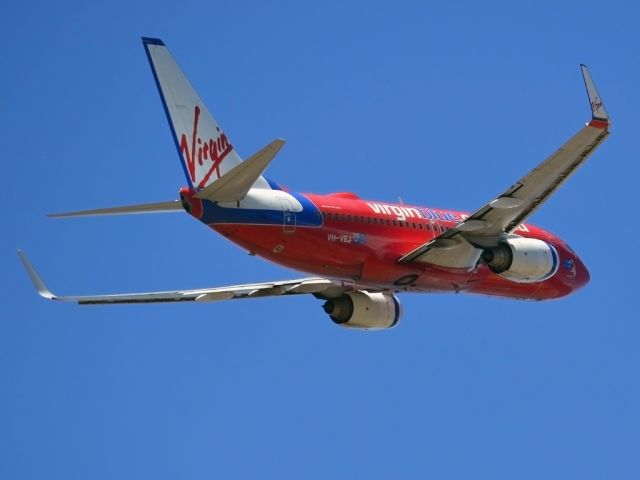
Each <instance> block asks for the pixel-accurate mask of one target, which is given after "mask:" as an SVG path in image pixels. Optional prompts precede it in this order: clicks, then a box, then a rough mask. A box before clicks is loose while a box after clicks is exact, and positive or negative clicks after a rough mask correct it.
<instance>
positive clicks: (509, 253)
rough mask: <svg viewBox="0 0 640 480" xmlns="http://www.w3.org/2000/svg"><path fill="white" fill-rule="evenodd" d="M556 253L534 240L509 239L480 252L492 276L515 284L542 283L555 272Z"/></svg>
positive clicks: (550, 247)
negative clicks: (497, 275)
mask: <svg viewBox="0 0 640 480" xmlns="http://www.w3.org/2000/svg"><path fill="white" fill-rule="evenodd" d="M558 258H559V257H558V252H557V251H556V249H555V248H554V247H553V246H552V245H549V244H548V243H547V242H544V241H542V240H538V239H536V238H524V237H516V238H508V239H507V240H505V241H503V242H501V243H500V244H498V246H497V247H493V248H488V249H486V250H485V251H484V252H482V259H483V260H484V261H485V263H486V264H487V265H488V266H489V268H490V269H491V271H492V272H494V273H497V274H499V275H501V276H502V277H504V278H508V279H509V280H511V281H513V282H518V283H533V282H541V281H543V280H546V279H547V278H549V277H551V276H553V275H554V274H555V273H556V272H557V271H558V265H559V261H558Z"/></svg>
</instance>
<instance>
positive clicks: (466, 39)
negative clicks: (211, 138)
mask: <svg viewBox="0 0 640 480" xmlns="http://www.w3.org/2000/svg"><path fill="white" fill-rule="evenodd" d="M638 19H639V11H638V7H637V6H636V5H635V4H633V3H632V2H615V1H613V2H607V3H606V5H605V4H603V3H602V2H584V1H583V2H573V1H567V2H492V1H488V2H455V3H454V2H403V3H402V5H401V6H400V5H397V4H392V3H389V2H372V1H369V2H333V1H327V2H274V3H268V2H250V1H246V2H241V1H234V2H220V3H214V2H202V3H200V2H194V1H184V2H165V1H164V0H156V1H153V2H151V1H147V2H138V1H129V2H102V3H100V2H98V3H95V2H78V3H74V2H64V1H62V2H33V1H26V2H13V3H11V4H10V5H6V6H5V7H4V9H3V15H2V16H1V17H0V40H1V44H2V48H1V50H0V51H1V52H2V66H3V68H2V74H1V75H0V90H1V92H2V95H1V96H0V102H1V103H0V128H1V129H2V132H3V134H2V135H1V136H0V142H1V143H2V147H3V148H2V150H3V152H4V156H3V158H4V161H3V165H4V171H5V174H4V177H3V178H4V179H5V182H4V183H5V186H4V188H2V189H1V190H0V196H1V197H0V198H1V200H2V204H3V205H5V208H4V212H5V213H4V215H5V220H4V222H3V224H4V229H3V234H2V235H1V236H0V259H1V260H0V261H1V265H2V268H1V269H0V279H1V282H2V289H1V291H2V300H1V301H0V452H1V454H0V477H2V478H24V479H31V478H64V479H69V478H96V479H100V478H141V477H143V478H144V477H146V478H206V477H210V478H211V477H213V478H216V477H218V478H255V477H274V478H300V477H303V478H358V477H360V478H425V477H433V478H442V479H448V478H452V479H465V478H469V479H478V478H491V479H494V478H518V479H529V478H531V479H538V478H542V477H544V478H562V479H567V478H580V479H590V478H617V479H627V478H629V479H630V478H638V477H639V476H640V463H639V462H638V445H639V444H640V438H639V433H638V432H640V415H639V412H638V405H640V380H639V378H640V377H639V376H638V372H637V367H638V362H639V361H640V353H638V348H637V344H638V336H639V335H640V326H639V325H638V321H637V318H638V315H637V313H636V310H637V303H636V302H635V295H636V291H637V289H636V288H635V286H636V284H637V275H636V273H637V265H636V264H637V260H636V251H635V250H636V248H635V239H636V237H637V234H638V226H637V223H636V220H635V215H634V214H633V213H632V212H633V210H634V207H635V204H636V203H637V194H636V192H637V178H638V173H639V171H638V166H637V163H638V162H637V159H638V153H639V152H638V142H637V132H638V131H639V126H640V125H639V124H638V123H639V122H638V118H639V115H638V113H637V111H636V110H637V108H638V106H639V105H640V98H639V97H638V93H637V92H638V87H637V86H638V85H639V84H640V69H639V67H638V62H637V46H638V41H639V40H640V39H639V33H638V27H637V25H638ZM143 35H144V36H158V37H161V38H162V39H163V40H164V41H165V42H166V43H167V44H168V45H169V47H170V48H171V50H172V52H173V54H174V55H175V56H176V57H177V59H178V61H179V62H180V63H181V65H182V67H183V68H184V69H185V71H186V72H187V74H188V76H189V77H190V78H191V80H192V82H193V83H194V85H195V86H196V88H197V89H198V90H199V92H200V94H201V96H202V97H203V98H204V99H205V101H206V102H207V103H208V105H209V107H210V109H211V110H212V111H213V112H214V115H215V116H216V117H217V118H218V120H219V121H220V122H221V124H222V125H223V126H224V128H225V130H226V132H227V133H228V135H229V137H230V138H231V140H232V141H233V143H234V145H235V146H236V147H237V149H238V150H239V152H240V153H241V154H242V155H244V156H247V155H250V154H251V153H253V152H254V151H256V150H258V149H259V148H261V147H262V146H264V145H265V144H266V143H268V142H269V141H271V140H272V139H274V138H276V137H283V138H286V139H287V140H288V143H287V145H286V146H285V148H284V149H283V151H282V152H281V153H280V155H279V156H278V158H277V160H276V161H275V162H274V163H273V164H272V165H271V166H270V168H269V172H268V173H269V176H270V177H272V178H274V179H275V180H277V181H279V182H280V183H282V184H285V185H287V186H289V187H290V188H292V189H295V190H300V191H312V192H320V193H322V192H331V191H342V190H352V191H355V192H357V193H358V194H360V195H361V196H362V197H365V198H372V199H378V200H388V201H394V200H395V199H397V197H398V196H401V197H402V198H403V199H404V201H405V202H407V203H416V204H421V205H429V206H446V207H450V208H458V209H463V210H473V209H474V208H476V207H478V206H480V205H482V204H483V203H484V202H485V201H487V200H488V199H490V198H492V197H493V196H494V195H495V194H497V193H499V192H501V191H502V190H504V188H505V187H507V186H508V185H510V184H511V183H512V182H513V181H514V180H516V179H517V178H519V176H521V175H522V174H523V173H525V172H527V171H528V170H530V169H531V168H532V167H533V166H534V165H536V164H537V163H538V162H539V161H541V160H542V159H544V158H545V157H546V156H547V155H548V154H549V153H551V152H552V151H553V150H554V149H556V148H557V147H558V146H559V145H560V144H561V143H562V142H564V141H565V140H566V139H567V138H568V137H569V136H570V135H572V134H573V133H574V132H575V131H577V130H578V129H579V128H580V127H581V126H582V124H583V123H584V122H585V121H586V120H587V119H588V117H589V110H588V105H587V100H586V96H585V93H584V89H583V83H582V79H581V76H580V71H579V68H578V64H579V63H581V62H584V63H587V64H588V65H589V66H590V68H591V72H592V74H593V76H594V78H595V80H596V83H597V84H598V87H599V89H600V92H601V93H602V95H603V97H604V98H605V101H606V103H607V106H608V110H609V112H610V114H611V115H612V117H613V122H614V126H613V133H612V135H611V137H610V138H609V139H608V140H607V142H606V143H605V144H604V145H603V146H602V147H601V148H600V150H598V152H597V153H596V154H595V155H594V156H593V157H592V158H591V159H590V160H589V161H588V162H587V164H586V165H585V166H584V168H583V169H581V170H580V171H579V172H578V173H577V174H576V175H575V176H574V177H572V179H571V180H570V181H569V182H568V183H567V184H566V185H565V186H564V187H563V188H562V189H561V190H560V191H559V192H558V193H557V194H556V195H555V196H554V197H553V198H552V199H551V200H550V201H549V202H548V203H547V204H545V205H544V207H543V208H542V209H541V210H540V211H539V212H537V213H536V214H535V216H534V217H533V218H532V219H531V220H532V222H533V223H536V224H539V225H541V226H543V227H546V228H548V229H550V230H552V231H554V232H556V233H558V234H559V235H561V236H562V237H563V238H565V239H566V240H568V241H569V242H570V243H571V245H572V246H573V247H574V249H575V250H577V251H578V253H579V254H580V255H581V257H582V258H583V259H584V261H585V262H586V263H587V265H588V267H589V269H590V271H591V275H592V281H591V283H590V285H589V286H588V287H587V288H586V289H584V290H582V291H580V292H579V293H577V294H576V295H574V296H572V297H569V298H566V299H563V300H561V301H555V302H546V303H545V302H542V303H526V302H516V301H504V300H497V299H490V298H485V297H473V296H462V295H458V296H456V295H435V296H428V295H416V296H403V297H401V301H402V303H403V305H404V309H405V315H404V317H403V319H402V321H401V323H400V325H399V326H398V327H397V328H395V329H393V330H391V331H386V332H378V333H362V332H352V331H346V330H343V329H340V328H338V327H336V326H334V325H333V324H332V323H331V321H330V320H329V319H328V318H327V317H326V316H325V314H324V313H323V312H322V309H321V308H320V307H321V303H320V302H318V301H317V300H315V299H313V298H286V299H265V300H255V301H246V302H236V303H233V302H231V303H219V304H210V305H149V306H131V307H127V306H122V307H104V308H98V307H95V308H94V307H89V308H87V307H85V308H81V307H79V306H76V305H66V304H52V303H48V302H45V301H44V300H42V299H40V298H38V297H37V296H36V295H35V293H34V291H33V289H32V286H31V284H30V283H29V281H28V278H27V276H26V274H25V273H24V272H23V271H22V267H21V265H20V264H19V262H18V259H17V257H16V255H15V249H16V248H17V247H22V248H24V249H25V250H26V251H27V252H28V253H29V255H30V257H31V259H32V260H33V262H34V263H35V264H36V266H37V267H38V269H39V270H40V271H41V273H42V274H43V275H44V277H45V278H46V279H47V281H48V282H49V284H50V286H51V287H52V288H53V289H54V290H59V291H60V292H61V293H102V292H105V293H106V292H119V291H148V290H154V289H174V288H190V287H206V286H217V285H225V284H233V283H245V282H253V281H262V280H269V279H283V278H292V277H295V276H298V275H299V274H298V273H296V272H291V271H287V270H285V269H283V268H280V267H278V266H276V265H272V264H269V263H266V262H264V261H261V260H259V259H257V258H252V257H249V256H247V255H246V253H244V252H243V251H242V250H241V249H239V248H237V247H235V246H233V245H231V244H229V243H228V242H226V241H225V240H224V239H222V238H220V237H217V236H216V235H215V234H213V233H212V232H210V231H208V230H207V229H206V228H205V227H203V226H202V225H201V224H199V223H198V222H196V221H194V220H193V219H191V218H189V217H188V216H187V215H186V214H185V215H180V214H174V215H164V216H163V215H158V216H146V217H145V216H137V217H119V218H98V219H78V220H67V221H61V220H57V221H56V220H51V219H47V218H45V216H44V215H45V214H46V213H49V212H56V211H65V210H74V209H82V208H93V207H103V206H111V205H120V204H128V203H139V202H147V201H162V200H169V199H173V198H176V195H177V191H178V189H179V187H180V186H182V185H183V183H184V177H183V174H182V169H181V167H180V165H179V163H178V159H177V155H176V152H175V149H174V147H173V143H172V140H171V137H170V133H169V129H168V128H167V125H166V120H165V117H164V114H163V111H162V107H161V104H160V101H159V98H158V94H157V92H156V90H155V86H154V84H153V80H152V76H151V72H150V69H149V66H148V64H147V60H146V58H145V55H144V52H143V48H142V45H141V42H140V40H139V37H140V36H143Z"/></svg>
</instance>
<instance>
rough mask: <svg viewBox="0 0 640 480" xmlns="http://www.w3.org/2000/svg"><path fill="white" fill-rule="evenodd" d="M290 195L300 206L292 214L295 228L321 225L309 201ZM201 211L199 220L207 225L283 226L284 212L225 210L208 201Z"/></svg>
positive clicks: (314, 207)
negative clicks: (294, 219) (300, 207)
mask: <svg viewBox="0 0 640 480" xmlns="http://www.w3.org/2000/svg"><path fill="white" fill-rule="evenodd" d="M290 195H291V196H292V197H294V198H295V199H296V200H298V202H300V204H301V205H302V211H301V212H294V213H295V217H296V226H298V227H319V226H321V225H322V214H321V213H320V210H319V209H318V207H316V205H315V204H314V203H313V202H312V201H311V200H309V199H308V198H307V197H305V196H304V195H302V194H300V193H291V194H290ZM202 210H203V211H202V217H201V218H200V220H201V221H202V222H204V223H206V224H207V225H211V224H216V223H241V224H248V225H252V224H253V225H283V224H284V212H283V211H282V210H259V209H252V208H225V207H221V206H220V205H218V204H216V203H213V202H210V201H208V200H202Z"/></svg>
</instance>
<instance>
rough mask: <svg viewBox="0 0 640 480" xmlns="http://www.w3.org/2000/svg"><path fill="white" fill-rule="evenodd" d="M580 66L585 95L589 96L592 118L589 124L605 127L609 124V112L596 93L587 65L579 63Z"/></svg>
mask: <svg viewBox="0 0 640 480" xmlns="http://www.w3.org/2000/svg"><path fill="white" fill-rule="evenodd" d="M580 68H581V69H582V76H583V78H584V85H585V87H587V95H588V96H589V104H590V105H591V115H592V118H591V121H590V122H589V126H592V127H596V128H602V129H606V128H608V127H609V125H610V124H611V121H610V119H609V114H608V113H607V110H606V108H605V107H604V102H603V101H602V97H601V96H600V94H599V93H598V89H597V88H596V86H595V84H594V83H593V80H592V79H591V75H590V74H589V69H588V68H587V66H586V65H584V64H580Z"/></svg>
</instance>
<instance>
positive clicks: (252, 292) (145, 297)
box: [18, 250, 353, 305]
mask: <svg viewBox="0 0 640 480" xmlns="http://www.w3.org/2000/svg"><path fill="white" fill-rule="evenodd" d="M18 256H19V257H20V260H21V261H22V263H23V264H24V267H25V269H26V270H27V273H28V274H29V277H30V278H31V281H32V282H33V285H34V286H35V287H36V290H37V291H38V294H39V295H40V296H42V297H44V298H46V299H48V300H61V301H65V302H77V303H79V304H80V305H100V304H115V303H160V302H214V301H218V300H234V299H239V298H258V297H273V296H279V295H299V294H313V295H315V296H317V297H320V298H335V297H339V296H340V295H342V294H343V293H344V292H345V291H348V290H352V289H353V287H352V286H349V285H346V284H341V283H340V282H338V281H331V280H328V279H326V278H301V279H298V280H285V281H277V282H266V283H252V284H246V285H232V286H228V287H217V288H202V289H197V290H174V291H166V292H148V293H128V294H117V295H88V296H59V295H55V294H54V293H52V292H51V290H49V288H48V287H47V286H46V284H45V283H44V281H43V280H42V278H41V277H40V275H39V274H38V272H37V271H36V269H35V268H34V267H33V265H32V264H31V262H30V261H29V259H28V258H27V255H26V254H25V253H24V252H23V251H22V250H18Z"/></svg>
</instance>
